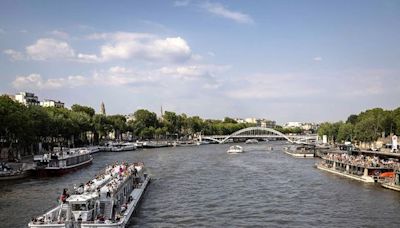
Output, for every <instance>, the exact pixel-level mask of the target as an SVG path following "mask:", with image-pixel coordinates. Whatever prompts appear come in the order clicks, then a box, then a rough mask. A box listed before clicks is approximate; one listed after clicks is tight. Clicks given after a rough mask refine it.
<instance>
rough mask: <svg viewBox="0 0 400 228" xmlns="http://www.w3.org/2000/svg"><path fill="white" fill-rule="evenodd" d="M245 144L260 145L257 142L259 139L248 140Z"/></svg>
mask: <svg viewBox="0 0 400 228" xmlns="http://www.w3.org/2000/svg"><path fill="white" fill-rule="evenodd" d="M245 143H246V144H257V143H258V140H257V139H248V140H246V142H245Z"/></svg>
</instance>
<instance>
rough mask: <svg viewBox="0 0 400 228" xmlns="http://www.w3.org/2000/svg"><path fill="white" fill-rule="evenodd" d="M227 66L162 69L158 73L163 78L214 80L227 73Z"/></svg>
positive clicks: (192, 66) (190, 66)
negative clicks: (217, 76) (220, 74)
mask: <svg viewBox="0 0 400 228" xmlns="http://www.w3.org/2000/svg"><path fill="white" fill-rule="evenodd" d="M229 68H230V66H227V65H225V66H224V65H189V66H175V67H162V68H160V69H159V70H158V72H159V73H160V74H161V75H163V76H172V77H174V78H178V79H190V80H191V79H198V78H207V79H210V78H214V77H215V76H216V75H217V74H219V73H222V72H225V71H227V70H228V69H229Z"/></svg>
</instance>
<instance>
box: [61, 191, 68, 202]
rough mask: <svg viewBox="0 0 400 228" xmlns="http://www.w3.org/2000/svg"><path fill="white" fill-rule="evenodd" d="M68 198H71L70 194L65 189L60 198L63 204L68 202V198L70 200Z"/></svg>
mask: <svg viewBox="0 0 400 228" xmlns="http://www.w3.org/2000/svg"><path fill="white" fill-rule="evenodd" d="M68 197H69V194H68V192H67V189H66V188H64V190H63V193H62V194H61V197H60V199H61V202H62V203H65V202H66V201H67V198H68Z"/></svg>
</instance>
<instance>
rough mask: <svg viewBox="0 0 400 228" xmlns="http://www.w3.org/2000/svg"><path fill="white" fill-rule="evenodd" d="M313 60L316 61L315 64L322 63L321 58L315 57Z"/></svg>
mask: <svg viewBox="0 0 400 228" xmlns="http://www.w3.org/2000/svg"><path fill="white" fill-rule="evenodd" d="M313 60H314V61H317V62H321V61H322V57H321V56H316V57H314V58H313Z"/></svg>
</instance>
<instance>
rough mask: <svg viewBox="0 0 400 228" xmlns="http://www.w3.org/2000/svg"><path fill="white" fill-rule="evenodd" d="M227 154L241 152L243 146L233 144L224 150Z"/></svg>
mask: <svg viewBox="0 0 400 228" xmlns="http://www.w3.org/2000/svg"><path fill="white" fill-rule="evenodd" d="M226 152H227V153H228V154H238V153H243V147H241V146H239V145H234V146H231V147H229V150H228V151H226Z"/></svg>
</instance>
